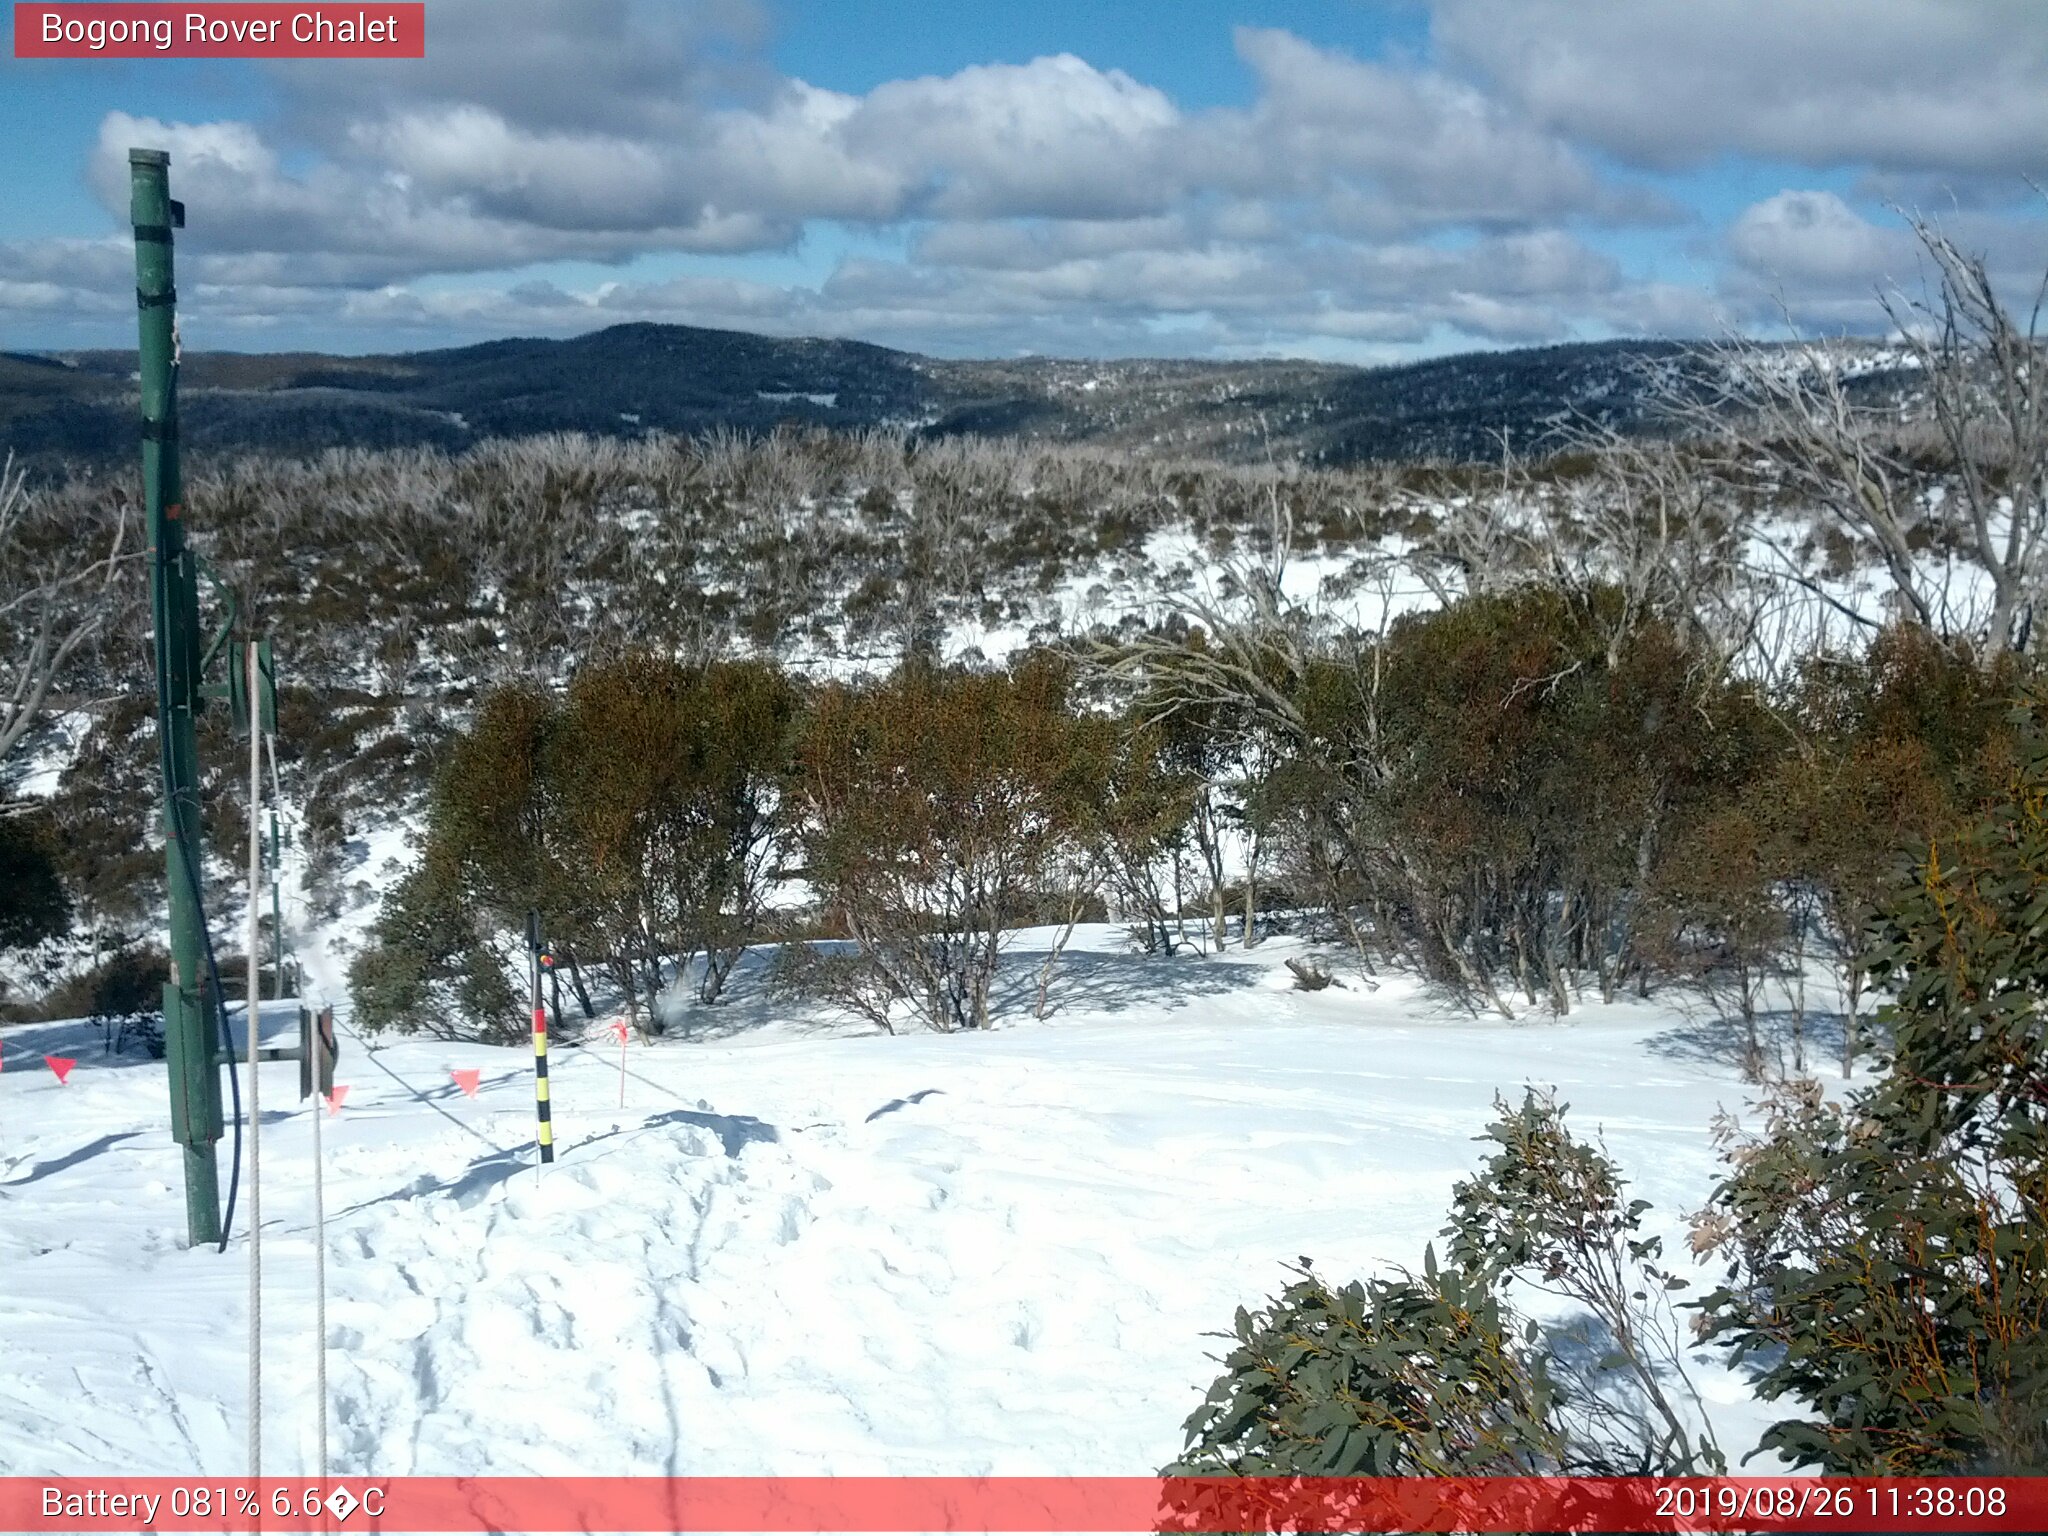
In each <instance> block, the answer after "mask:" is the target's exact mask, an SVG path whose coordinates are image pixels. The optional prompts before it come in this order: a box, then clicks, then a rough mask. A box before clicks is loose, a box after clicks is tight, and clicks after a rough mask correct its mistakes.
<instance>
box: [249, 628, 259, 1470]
mask: <svg viewBox="0 0 2048 1536" xmlns="http://www.w3.org/2000/svg"><path fill="white" fill-rule="evenodd" d="M245 665H246V666H247V669H248V678H249V693H248V698H249V1007H248V1011H247V1013H246V1015H245V1017H246V1019H247V1021H248V1023H247V1028H248V1031H249V1477H250V1480H251V1481H254V1480H255V1479H257V1478H260V1477H262V1475H263V1180H262V1178H261V1176H260V1174H259V1171H258V1160H257V1142H258V1138H259V1136H260V1134H261V1132H260V1127H261V1126H262V1124H263V1115H262V1111H261V1108H260V1106H259V1098H260V1094H259V1091H258V1085H259V1084H260V1083H261V1082H262V1079H263V1070H262V1065H261V1058H260V1057H259V1055H258V1054H257V1048H258V1045H259V1043H260V1041H261V1039H262V1035H263V1029H262V1013H263V989H262V987H261V986H260V985H259V978H258V976H257V969H258V967H259V966H260V965H261V964H262V949H261V947H260V944H259V940H260V939H261V934H260V932H259V931H258V926H257V925H258V923H259V922H260V920H261V912H262V896H261V893H262V890H263V731H262V727H261V726H260V724H259V723H258V720H257V712H256V711H257V705H256V701H257V699H258V697H259V694H258V692H257V678H256V646H255V644H254V643H253V642H252V643H251V644H250V645H249V646H248V648H247V652H246V656H245Z"/></svg>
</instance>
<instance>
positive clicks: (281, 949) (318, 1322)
mask: <svg viewBox="0 0 2048 1536" xmlns="http://www.w3.org/2000/svg"><path fill="white" fill-rule="evenodd" d="M263 746H264V750H265V752H266V753H267V755H268V756H269V759H270V805H271V812H272V814H273V815H275V816H276V817H277V818H278V819H279V821H280V822H281V821H283V819H284V779H283V777H282V776H281V775H280V774H279V773H278V769H277V737H276V736H275V735H266V736H265V737H264V738H263ZM270 880H271V884H272V885H281V884H282V882H283V880H284V852H283V849H282V848H280V849H279V851H278V857H277V867H276V868H274V869H272V870H271V872H270ZM283 912H284V904H283V902H282V901H280V902H279V903H278V913H279V918H278V921H279V924H280V927H279V929H278V932H277V934H276V941H277V985H278V990H279V992H280V994H282V992H283V989H284V953H285V942H284V930H283V927H282V923H283V920H284V919H283ZM297 979H298V980H300V981H302V982H303V980H304V978H303V977H301V978H297ZM298 990H299V991H300V992H301V993H303V992H304V991H305V988H304V987H303V986H300V987H299V988H298ZM299 1006H300V1007H301V1008H304V1007H306V999H305V997H304V996H301V997H300V998H299ZM314 1012H315V1015H316V1020H317V1012H318V1011H317V1010H314ZM306 1046H307V1049H308V1050H310V1051H311V1052H312V1053H313V1062H312V1066H311V1068H310V1069H309V1071H308V1074H307V1077H308V1081H310V1082H311V1083H312V1084H313V1403H314V1415H315V1419H316V1427H315V1429H314V1436H315V1439H314V1442H313V1444H314V1461H315V1470H316V1471H317V1473H318V1474H319V1478H320V1481H321V1482H322V1483H325V1482H326V1481H327V1158H326V1156H325V1154H323V1153H322V1151H321V1148H320V1139H321V1138H320V1122H321V1121H322V1120H323V1119H325V1118H326V1117H325V1115H324V1114H323V1113H322V1111H323V1110H324V1109H325V1107H326V1104H325V1099H326V1095H325V1094H323V1093H322V1092H321V1091H320V1083H321V1079H322V1077H323V1076H324V1073H323V1068H324V1067H325V1066H326V1064H327V1050H326V1047H325V1046H324V1045H323V1044H322V1042H321V1038H320V1032H319V1030H318V1029H317V1028H315V1029H314V1030H313V1032H312V1036H311V1038H310V1039H308V1040H307V1042H306ZM322 1524H323V1526H324V1524H325V1520H324V1518H323V1521H322Z"/></svg>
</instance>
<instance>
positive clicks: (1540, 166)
mask: <svg viewBox="0 0 2048 1536" xmlns="http://www.w3.org/2000/svg"><path fill="white" fill-rule="evenodd" d="M0 70H4V71H5V74H4V77H0V172H4V174H5V177H6V184H7V185H8V186H9V188H10V192H11V194H12V195H10V196H9V197H8V198H7V199H6V200H5V201H4V202H0V345H6V346H9V347H15V348H44V349H62V348H67V347H77V346H95V345H125V344H132V339H133V338H132V331H133V315H132V311H131V310H129V309H127V308H125V307H124V301H127V302H130V303H132V300H128V299H127V295H128V289H129V286H130V283H129V277H128V275H127V270H126V269H127V263H128V261H129V253H128V248H127V246H126V244H125V230H124V227H123V217H122V209H121V202H122V179H123V177H124V175H125V170H124V167H123V165H122V163H121V162H122V159H123V151H124V150H125V148H126V147H127V145H129V144H131V143H145V142H146V143H152V144H160V145H162V146H164V147H167V148H169V149H170V150H171V152H172V155H173V166H172V177H173V191H174V194H175V195H178V196H180V197H182V198H183V199H184V201H185V202H186V204H187V206H188V209H189V211H190V221H189V225H188V230H187V233H186V235H185V237H184V239H183V241H182V242H181V246H180V279H181V280H180V290H181V295H182V296H183V298H184V304H183V312H184V320H185V329H186V332H187V335H188V337H189V338H190V344H191V345H194V346H211V347H225V348H234V349H243V350H270V349H281V348H296V347H318V348H324V349H331V350H339V351H381V350H405V349H411V348H418V347H428V346H438V345H448V344H460V343H463V342H467V341H473V340H476V339H480V338H483V337H487V336H495V335H506V334H547V335H567V334H574V333H576V332H580V331H585V330H591V329H595V328H597V327H599V326H602V325H605V324H610V323H615V322H618V321H622V320H635V319H656V320H666V321H676V322H683V323H693V324H706V325H721V326H732V327H737V328H742V329H750V330H762V331H771V332H777V333H785V334H833V335H849V336H858V337H861V338H863V339H867V340H873V341H879V342H882V343H885V344H889V345H895V346H904V347H910V348H914V349H918V350H924V351H930V352H935V353H940V354H946V355H991V356H995V355H1013V354H1017V353H1024V352H1039V353H1052V354H1063V355H1095V354H1104V355H1134V354H1135V355H1142V354H1149V353H1175V354H1192V355H1207V356H1242V355H1292V356H1314V357H1326V358H1333V359H1340V360H1348V361H1358V362H1378V361H1395V360H1400V359H1402V358H1408V357H1414V356H1420V355H1427V354H1430V353H1438V352H1445V351H1453V350H1460V349H1465V348H1471V347H1488V346H1512V345H1526V344H1534V343H1545V342H1554V341H1561V340H1571V339H1580V338H1590V337H1600V336H1610V335H1634V334H1665V335H1699V334H1710V333H1716V332H1720V331H1725V330H1728V329H1737V330H1747V331H1752V332H1774V331H1776V330H1780V329H1782V328H1783V325H1784V323H1785V318H1786V316H1788V315H1789V316H1790V318H1791V321H1792V323H1793V324H1794V325H1796V326H1797V327H1798V328H1800V329H1805V330H1834V329H1867V328H1871V327H1872V326H1874V325H1876V324H1877V323H1878V320H1879V311H1878V308H1877V305H1876V302H1875V293H1876V290H1877V289H1878V288H1879V287H1880V286H1882V285H1884V284H1887V283H1889V282H1894V281H1908V282H1909V281H1910V280H1911V277H1912V272H1913V266H1912V261H1911V241H1910V237H1909V235H1908V233H1907V231H1906V230H1905V228H1904V223H1903V220H1902V219H1901V217H1900V216H1899V210H1900V209H1903V210H1910V211H1920V212H1933V213H1936V214H1939V215H1940V216H1941V217H1942V218H1943V219H1944V220H1945V221H1946V222H1947V223H1949V225H1950V226H1951V227H1952V228H1953V229H1954V230H1955V231H1956V232H1957V233H1959V234H1960V235H1961V236H1962V237H1963V239H1964V241H1965V243H1966V244H1970V245H1972V246H1973V247H1974V248H1977V249H1980V250H1982V251H1984V252H1985V253H1986V254H1987V256H1988V257H1989V258H1990V259H1991V261H1992V263H1993V266H1994V268H1995V269H1996V270H1997V271H1998V272H1999V273H2000V274H2001V275H2009V277H2010V280H2011V281H2013V282H2016V283H2017V282H2021V281H2025V280H2026V279H2027V278H2028V277H2029V276H2030V275H2031V276H2032V277H2034V278H2038V276H2039V274H2040V271H2041V270H2042V267H2043V266H2044V265H2048V239H2044V226H2043V219H2042V215H2043V211H2044V207H2043V203H2042V200H2041V198H2040V196H2039V195H2038V194H2036V193H2035V192H2033V191H2032V190H2030V188H2029V187H2028V185H2027V180H2026V178H2027V177H2028V176H2029V175H2031V176H2033V177H2034V179H2035V180H2037V181H2039V180H2041V179H2042V178H2043V176H2044V175H2048V6H2042V5H2035V4H2032V3H2030V0H1970V3H1950V0H1685V3H1680V0H1670V3H1661V0H1427V3H1425V0H1387V3H1369V0H1269V3H1255V0H1239V3H1228V0H1180V3H1175V4H1149V3H1147V4H1136V3H1121V4H1107V3H1101V0H1097V3H1094V4H1082V3H1078V0H1036V3H1031V4H1008V5H992V4H970V3H959V4H953V5H946V6H905V5H903V4H901V3H900V0H898V3H893V4H885V3H880V0H692V3H675V0H664V3H655V0H430V5H429V22H428V58H427V59H426V60H424V61H417V62H393V63H388V64H386V63H375V64H372V63H358V62H353V61H349V62H343V61H321V62H306V63H295V64H291V65H268V64H240V63H230V62H218V61H177V60H172V61H155V60H150V61H133V62H123V61H109V62H104V63H94V62H68V61H67V62H43V61H22V60H15V59H11V58H9V59H6V60H4V61H0ZM1959 82H1967V87H1968V88H1967V89H1958V83H1959Z"/></svg>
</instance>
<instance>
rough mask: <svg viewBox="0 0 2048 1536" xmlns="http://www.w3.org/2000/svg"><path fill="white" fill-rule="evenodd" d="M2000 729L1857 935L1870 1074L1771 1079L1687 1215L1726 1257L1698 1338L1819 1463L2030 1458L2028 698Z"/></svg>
mask: <svg viewBox="0 0 2048 1536" xmlns="http://www.w3.org/2000/svg"><path fill="white" fill-rule="evenodd" d="M2013 725H2014V728H2015V733H2016V740H2017V742H2018V746H2017V763H2016V765H2015V767H2014V768H2013V770H2012V772H2011V774H2010V777H2009V779H2008V782H2007V784H2006V785H2005V787H2004V790H2003V792H2002V793H2001V794H1999V795H1998V796H1997V797H1996V799H1995V800H1994V801H1993V802H1992V804H1991V805H1990V806H1989V808H1988V809H1987V810H1986V812H1985V814H1984V815H1983V816H1982V817H1981V818H1979V819H1978V820H1976V821H1975V822H1974V823H1972V824H1970V825H1968V826H1967V827H1965V828H1964V829H1963V830H1962V831H1961V832H1959V833H1958V834H1956V835H1955V836H1953V837H1950V838H1946V839H1934V840H1931V841H1930V843H1929V845H1928V848H1927V852H1926V854H1925V856H1924V858H1923V859H1921V860H1920V861H1919V863H1918V866H1917V868H1916V869H1915V871H1914V873H1913V878H1912V879H1911V880H1910V882H1907V883H1903V884H1902V885H1901V886H1900V887H1899V888H1898V889H1896V890H1895V892H1894V894H1893V895H1892V896H1891V897H1890V898H1889V899H1888V900H1886V901H1885V902H1884V903H1883V906H1882V909H1881V911H1880V914H1879V918H1878V921H1877V922H1876V924H1875V925H1874V927H1873V930H1872V941H1871V945H1870V949H1869V954H1868V959H1869V963H1870V965H1871V968H1872V970H1873V973H1874V974H1875V975H1876V976H1877V977H1878V978H1879V979H1880V980H1881V981H1883V982H1884V983H1885V984H1886V985H1887V986H1888V987H1889V988H1891V989H1892V992H1893V1001H1892V1002H1890V1003H1889V1004H1887V1006H1886V1007H1885V1009H1884V1010H1883V1013H1882V1017H1883V1020H1884V1022H1885V1023H1886V1024H1887V1025H1888V1026H1889V1029H1890V1032H1891V1036H1892V1051H1891V1054H1890V1057H1889V1059H1888V1061H1886V1062H1885V1063H1884V1067H1885V1070H1884V1073H1883V1075H1882V1076H1881V1077H1880V1078H1879V1079H1878V1080H1877V1081H1876V1082H1875V1083H1873V1084H1872V1085H1871V1086H1870V1087H1868V1088H1866V1089H1864V1090H1862V1091H1861V1092H1859V1093H1857V1094H1856V1095H1854V1096H1853V1097H1852V1098H1851V1099H1850V1100H1849V1102H1848V1103H1847V1104H1846V1105H1838V1104H1833V1103H1826V1102H1823V1101H1822V1099H1821V1096H1820V1093H1819V1090H1818V1088H1817V1086H1815V1085H1812V1084H1795V1085H1790V1086H1788V1087H1786V1088H1783V1089H1781V1090H1780V1091H1779V1092H1778V1093H1776V1094H1775V1095H1774V1096H1773V1097H1772V1098H1771V1099H1770V1100H1769V1101H1768V1103H1767V1107H1766V1120H1765V1124H1764V1127H1763V1131H1762V1134H1761V1135H1759V1136H1756V1137H1751V1138H1739V1139H1738V1138H1736V1137H1735V1136H1734V1135H1733V1134H1732V1130H1731V1131H1730V1134H1729V1138H1728V1139H1729V1149H1728V1152H1727V1157H1728V1161H1729V1166H1730V1173H1729V1176H1728V1177H1727V1179H1726V1180H1725V1181H1724V1182H1723V1183H1722V1185H1721V1186H1720V1187H1719V1189H1717V1191H1716V1192H1715V1195H1714V1198H1713V1201H1712V1204H1711V1206H1710V1207H1709V1209H1708V1211H1706V1212H1705V1213H1703V1214H1702V1216H1701V1218H1700V1219H1699V1222H1698V1225H1697V1228H1696V1233H1695V1238H1694V1242H1695V1246H1696V1247H1699V1248H1700V1249H1702V1250H1703V1251H1721V1252H1725V1253H1726V1254H1727V1255H1728V1256H1729V1257H1730V1261H1731V1262H1730V1267H1729V1273H1728V1280H1727V1283H1726V1284H1725V1285H1723V1286H1721V1287H1720V1288H1718V1289H1717V1290H1716V1291H1715V1292H1714V1293H1713V1294H1712V1295H1710V1296H1708V1297H1707V1298H1706V1299H1705V1301H1704V1302H1703V1303H1702V1304H1701V1305H1702V1313H1701V1327H1702V1330H1703V1332H1704V1333H1705V1335H1706V1336H1707V1337H1710V1338H1717V1339H1721V1340H1724V1341H1725V1342H1727V1343H1729V1344H1730V1345H1731V1346H1732V1347H1733V1348H1734V1349H1735V1351H1736V1352H1737V1353H1738V1355H1755V1356H1759V1357H1760V1358H1761V1360H1762V1374H1761V1377H1760V1387H1761V1390H1762V1391H1763V1393H1764V1394H1765V1395H1766V1396H1769V1397H1774V1398H1775V1397H1791V1398H1794V1399H1796V1400H1798V1401H1800V1402H1803V1403H1804V1404H1805V1405H1806V1406H1807V1408H1808V1410H1809V1413H1810V1415H1811V1416H1810V1417H1806V1418H1800V1419H1788V1420H1785V1421H1784V1422H1781V1423H1779V1424H1778V1425H1776V1426H1774V1427H1773V1428H1772V1430H1771V1431H1770V1433H1769V1434H1768V1435H1767V1436H1766V1437H1765V1441H1764V1446H1765V1448H1768V1449H1772V1450H1775V1451H1777V1452H1778V1453H1779V1454H1780V1455H1781V1456H1782V1457H1784V1458H1785V1459H1786V1460H1789V1461H1794V1462H1800V1463H1807V1464H1812V1465H1817V1466H1818V1467H1820V1468H1821V1469H1822V1470H1824V1471H1828V1472H1838V1473H1856V1474H1906V1473H1928V1472H1956V1471H1963V1470H1969V1469H1977V1468H1990V1469H1995V1470H1998V1471H2004V1472H2015V1471H2024V1472H2034V1473H2038V1472H2040V1471H2041V1470H2043V1468H2044V1466H2048V1431H2044V1427H2043V1426H2044V1423H2048V1331H2044V1327H2043V1325H2044V1323H2048V1052H2044V1044H2048V1042H2044V1027H2043V1022H2042V1012H2041V999H2042V996H2043V993H2044V990H2048V704H2044V703H2043V702H2042V701H2041V700H2040V699H2039V698H2037V699H2036V700H2035V701H2034V702H2033V703H2031V704H2030V705H2029V706H2027V707H2026V708H2025V709H2023V710H2021V711H2020V712H2019V713H2018V714H2017V715H2016V717H2015V719H2014V721H2013Z"/></svg>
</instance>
